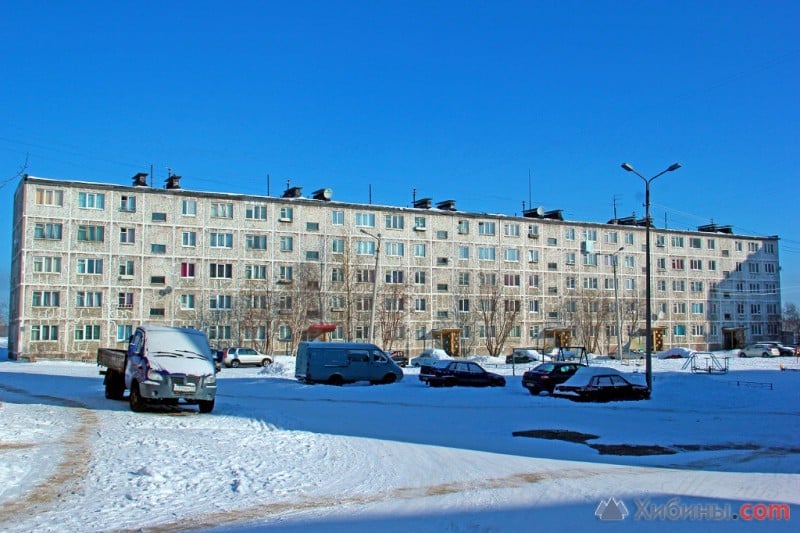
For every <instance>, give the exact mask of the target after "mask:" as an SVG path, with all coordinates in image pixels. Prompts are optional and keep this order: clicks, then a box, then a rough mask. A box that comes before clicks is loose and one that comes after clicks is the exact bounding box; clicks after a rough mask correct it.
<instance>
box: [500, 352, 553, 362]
mask: <svg viewBox="0 0 800 533" xmlns="http://www.w3.org/2000/svg"><path fill="white" fill-rule="evenodd" d="M549 360H550V357H549V356H547V355H543V354H541V353H539V352H538V351H536V350H529V349H526V348H517V349H516V350H514V351H513V352H511V353H510V354H509V355H507V356H506V364H508V365H511V364H514V365H519V364H525V363H536V362H544V361H549Z"/></svg>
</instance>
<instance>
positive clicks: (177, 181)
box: [164, 174, 181, 189]
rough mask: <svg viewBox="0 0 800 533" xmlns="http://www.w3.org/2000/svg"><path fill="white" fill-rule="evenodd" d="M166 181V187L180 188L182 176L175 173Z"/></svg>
mask: <svg viewBox="0 0 800 533" xmlns="http://www.w3.org/2000/svg"><path fill="white" fill-rule="evenodd" d="M165 183H166V186H165V187H164V188H165V189H180V188H181V177H180V176H176V175H175V174H173V175H171V176H170V177H168V178H167V179H166V181H165Z"/></svg>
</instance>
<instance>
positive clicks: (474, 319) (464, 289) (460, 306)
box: [451, 283, 483, 354]
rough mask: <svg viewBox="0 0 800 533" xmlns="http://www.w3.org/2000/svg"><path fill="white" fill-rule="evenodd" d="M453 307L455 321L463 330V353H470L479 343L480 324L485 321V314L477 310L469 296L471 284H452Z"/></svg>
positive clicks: (461, 341) (461, 339)
mask: <svg viewBox="0 0 800 533" xmlns="http://www.w3.org/2000/svg"><path fill="white" fill-rule="evenodd" d="M451 295H452V309H453V322H454V325H455V327H456V328H458V329H460V330H461V338H460V343H461V353H462V354H469V353H472V352H473V351H474V350H475V345H476V344H477V341H476V339H477V331H476V330H477V329H478V324H479V323H480V322H482V321H483V315H482V314H480V313H478V312H476V308H477V307H476V306H475V303H476V302H474V301H472V300H471V299H470V298H469V286H468V285H466V284H463V285H462V284H461V283H453V284H452V292H451Z"/></svg>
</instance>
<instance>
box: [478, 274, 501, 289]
mask: <svg viewBox="0 0 800 533" xmlns="http://www.w3.org/2000/svg"><path fill="white" fill-rule="evenodd" d="M478 283H479V284H480V285H481V286H484V287H486V286H491V285H497V274H495V273H493V272H480V273H479V274H478Z"/></svg>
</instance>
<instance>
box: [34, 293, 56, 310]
mask: <svg viewBox="0 0 800 533" xmlns="http://www.w3.org/2000/svg"><path fill="white" fill-rule="evenodd" d="M59 300H60V294H59V292H58V291H33V293H32V294H31V306H33V307H59V305H60V301H59Z"/></svg>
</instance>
